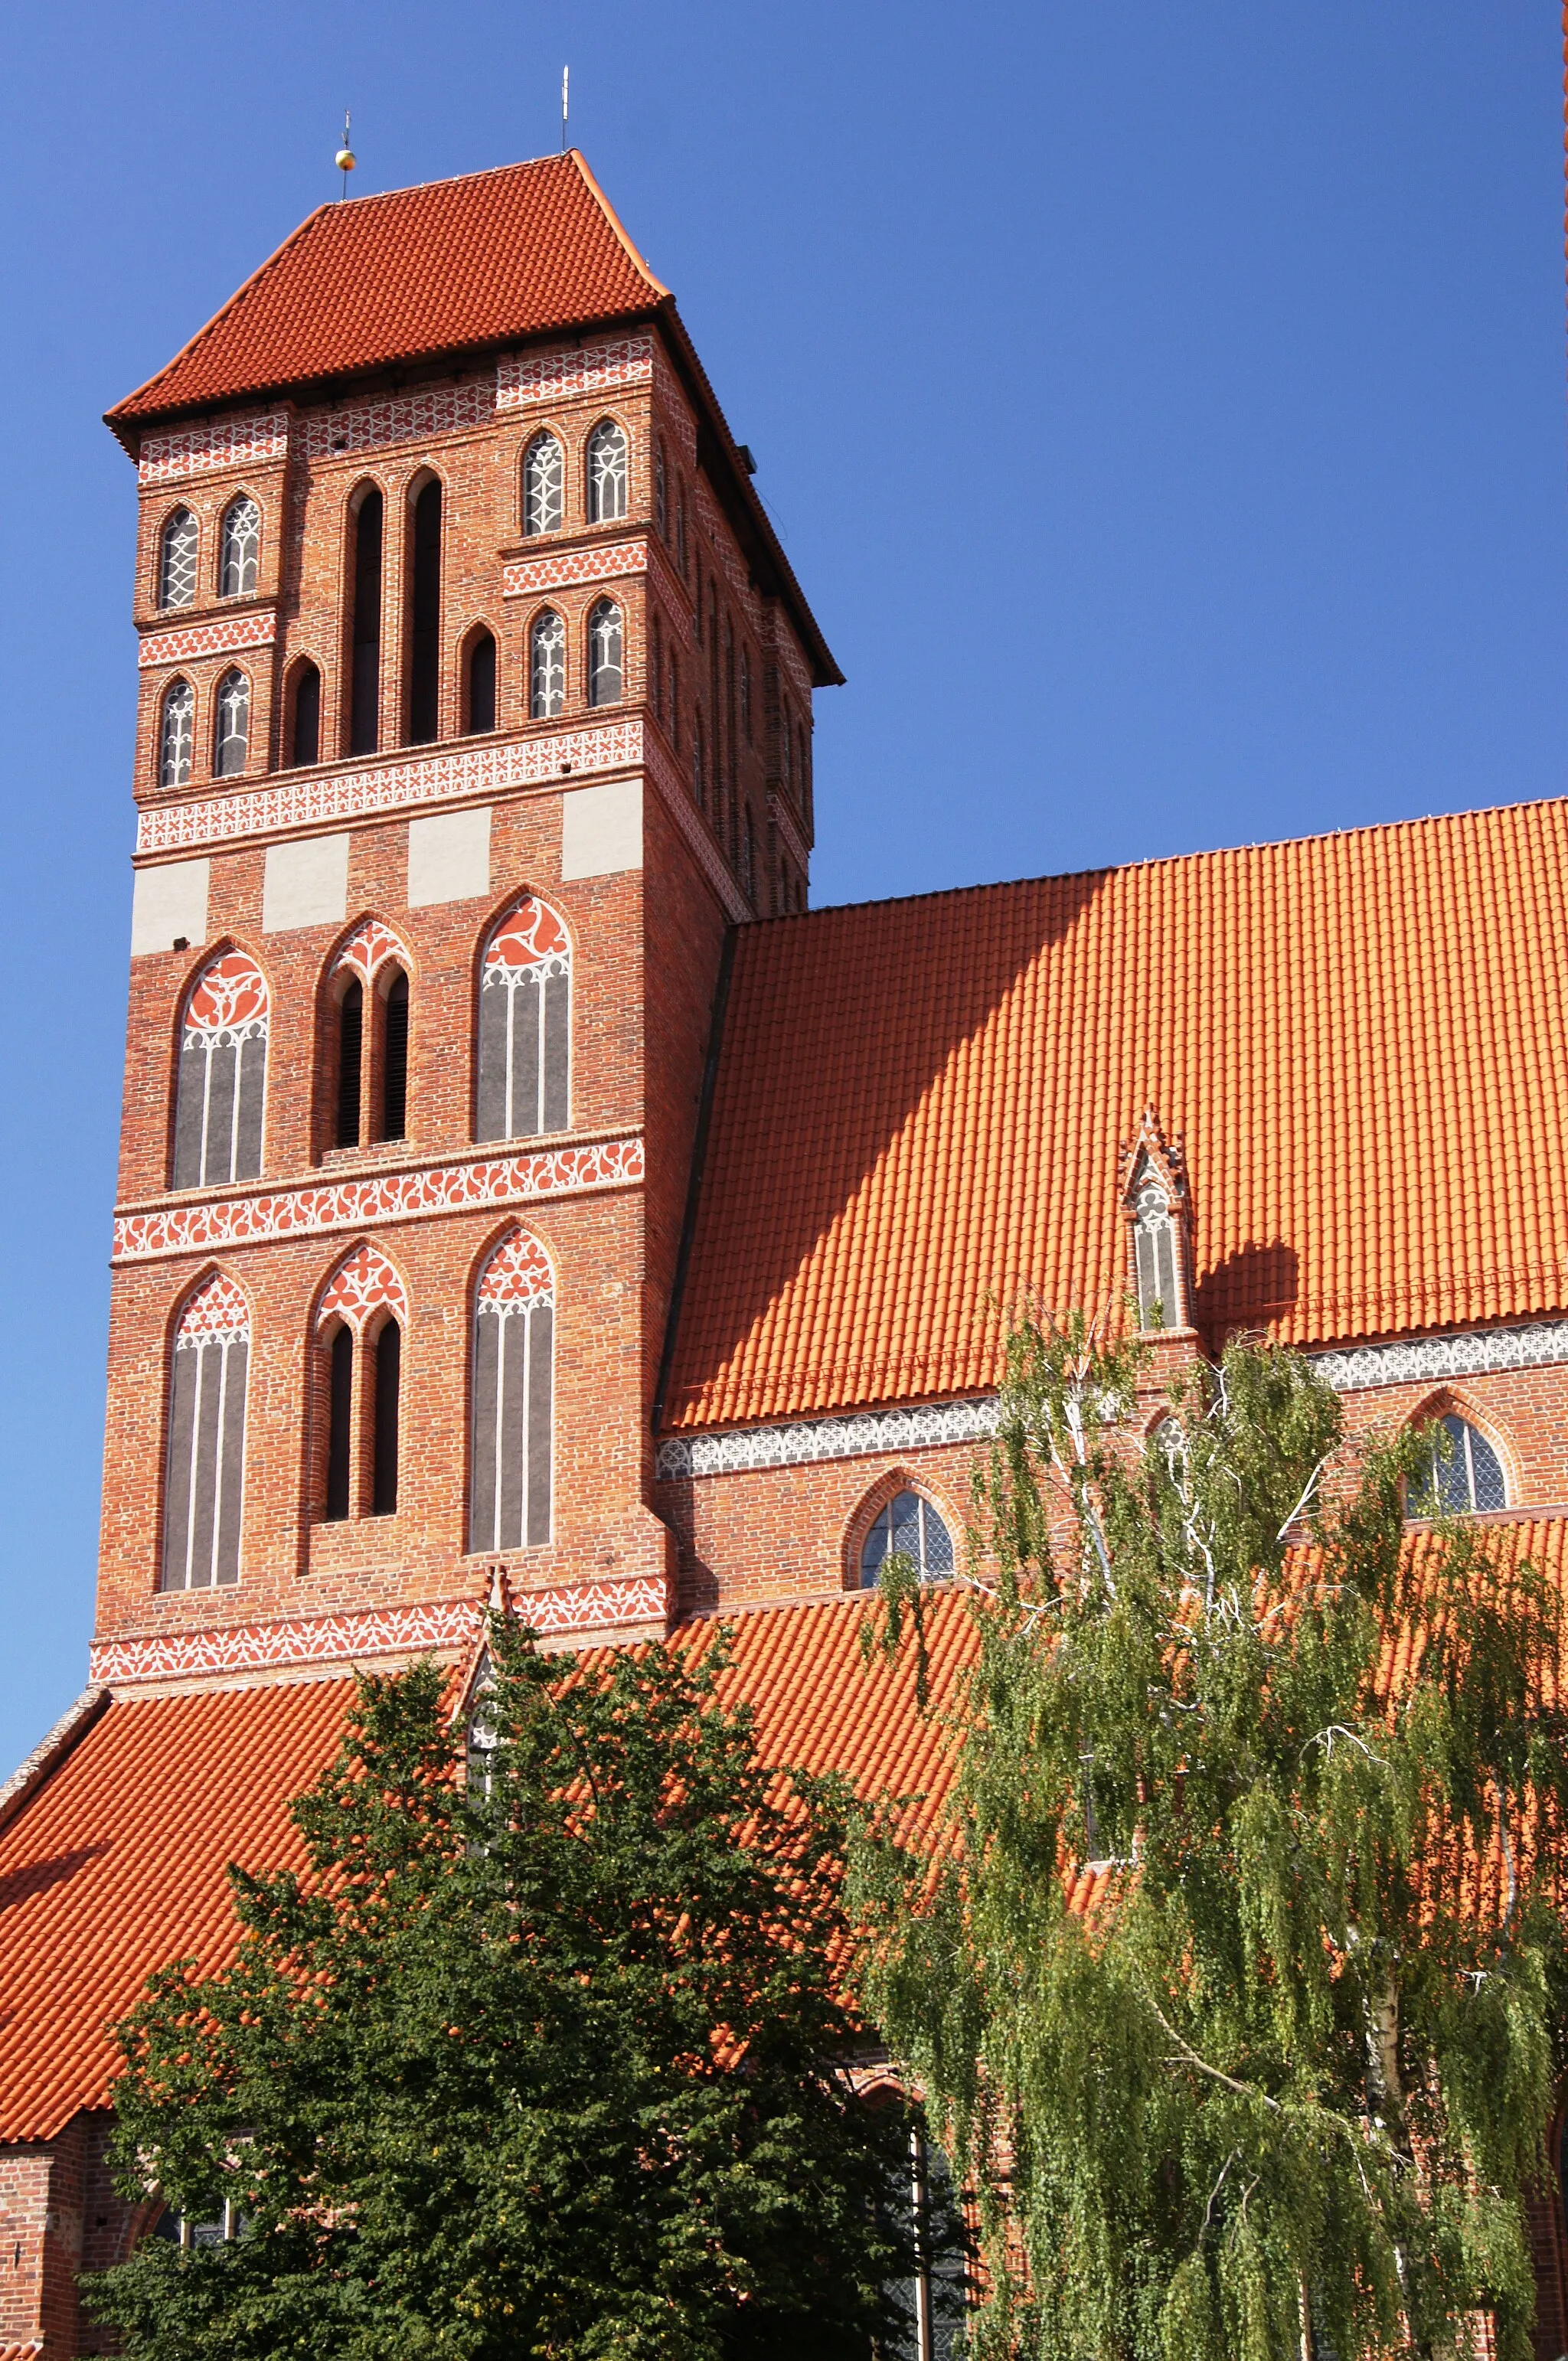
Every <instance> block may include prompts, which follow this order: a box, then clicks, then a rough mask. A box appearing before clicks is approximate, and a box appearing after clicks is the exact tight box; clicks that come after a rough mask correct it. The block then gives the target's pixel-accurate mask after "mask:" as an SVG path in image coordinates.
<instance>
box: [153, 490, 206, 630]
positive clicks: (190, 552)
mask: <svg viewBox="0 0 1568 2361" xmlns="http://www.w3.org/2000/svg"><path fill="white" fill-rule="evenodd" d="M201 538H202V536H201V528H200V527H199V526H198V524H197V522H196V520H195V518H194V517H193V516H192V513H191V511H190V510H189V509H184V508H181V509H176V510H175V511H174V513H173V515H172V516H170V518H168V519H167V520H166V522H165V523H164V527H163V534H162V540H161V543H160V544H159V557H158V603H159V606H160V607H189V606H191V605H192V602H193V601H194V599H195V596H196V564H197V558H198V555H199V554H200V549H201Z"/></svg>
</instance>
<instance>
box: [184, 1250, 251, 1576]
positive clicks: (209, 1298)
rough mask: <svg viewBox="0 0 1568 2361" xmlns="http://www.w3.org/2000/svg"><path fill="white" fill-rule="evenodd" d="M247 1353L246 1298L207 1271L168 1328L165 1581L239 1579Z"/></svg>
mask: <svg viewBox="0 0 1568 2361" xmlns="http://www.w3.org/2000/svg"><path fill="white" fill-rule="evenodd" d="M249 1357H250V1314H249V1311H248V1308H247V1304H246V1301H245V1298H244V1296H243V1295H242V1294H241V1293H240V1290H239V1289H238V1288H237V1287H236V1285H235V1283H234V1281H233V1279H229V1278H227V1277H226V1276H225V1273H224V1272H222V1271H214V1273H213V1275H212V1277H211V1278H210V1279H206V1280H204V1281H203V1283H202V1285H201V1286H200V1287H198V1288H197V1289H196V1290H195V1291H194V1293H193V1294H192V1295H191V1296H190V1298H189V1299H188V1300H187V1301H186V1304H185V1307H184V1310H183V1311H182V1312H181V1315H180V1320H179V1323H178V1325H177V1326H176V1329H175V1332H174V1350H173V1354H172V1356H171V1358H172V1362H173V1367H172V1369H171V1371H170V1410H169V1455H168V1462H167V1468H166V1475H165V1482H164V1517H163V1576H162V1587H163V1588H164V1589H165V1590H204V1589H209V1588H212V1587H214V1586H223V1585H227V1584H230V1583H235V1582H237V1581H238V1579H239V1534H240V1512H241V1508H242V1505H243V1499H244V1489H245V1395H246V1378H247V1367H248V1363H249Z"/></svg>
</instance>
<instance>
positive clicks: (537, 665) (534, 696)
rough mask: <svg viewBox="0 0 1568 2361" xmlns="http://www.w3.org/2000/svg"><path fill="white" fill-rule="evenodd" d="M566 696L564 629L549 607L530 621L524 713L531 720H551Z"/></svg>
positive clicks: (558, 617) (559, 619)
mask: <svg viewBox="0 0 1568 2361" xmlns="http://www.w3.org/2000/svg"><path fill="white" fill-rule="evenodd" d="M565 695H566V626H565V623H564V622H563V621H562V620H561V618H560V616H559V615H557V614H556V612H555V610H554V608H553V607H545V608H543V609H542V610H541V612H540V613H539V614H537V615H535V617H534V619H533V628H532V631H530V632H529V635H528V710H529V713H530V715H531V716H532V719H534V720H535V721H554V719H555V716H556V715H557V714H558V713H559V712H560V710H561V708H562V705H563V703H564V702H565Z"/></svg>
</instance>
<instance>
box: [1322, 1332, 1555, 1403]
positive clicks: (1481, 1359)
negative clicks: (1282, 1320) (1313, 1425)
mask: <svg viewBox="0 0 1568 2361" xmlns="http://www.w3.org/2000/svg"><path fill="white" fill-rule="evenodd" d="M1309 1358H1310V1360H1311V1361H1312V1362H1313V1363H1314V1365H1315V1366H1316V1367H1317V1368H1318V1369H1319V1370H1320V1371H1321V1374H1322V1375H1323V1376H1324V1377H1325V1378H1327V1379H1328V1381H1329V1383H1330V1385H1331V1386H1332V1387H1333V1388H1334V1389H1335V1391H1336V1392H1338V1393H1342V1394H1354V1393H1365V1391H1366V1390H1367V1389H1368V1388H1369V1387H1373V1386H1406V1385H1413V1384H1418V1383H1427V1384H1430V1383H1431V1381H1432V1380H1433V1379H1434V1378H1472V1377H1481V1376H1484V1375H1485V1373H1486V1371H1487V1370H1488V1369H1541V1368H1550V1367H1552V1366H1553V1365H1554V1364H1559V1363H1562V1362H1564V1361H1568V1320H1539V1321H1535V1322H1533V1323H1531V1325H1530V1326H1529V1327H1528V1328H1477V1329H1472V1330H1471V1331H1470V1332H1469V1333H1468V1334H1465V1335H1462V1336H1412V1337H1408V1338H1406V1339H1405V1340H1403V1341H1402V1342H1401V1343H1399V1344H1398V1345H1354V1346H1352V1347H1351V1349H1350V1350H1349V1351H1348V1352H1343V1353H1313V1354H1310V1356H1309Z"/></svg>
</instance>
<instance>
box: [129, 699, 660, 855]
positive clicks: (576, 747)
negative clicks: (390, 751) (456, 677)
mask: <svg viewBox="0 0 1568 2361" xmlns="http://www.w3.org/2000/svg"><path fill="white" fill-rule="evenodd" d="M641 759H642V723H641V718H640V717H637V716H630V717H629V718H628V719H625V720H624V721H606V722H599V723H598V724H594V725H589V726H585V727H584V728H582V729H579V730H555V731H554V732H552V733H551V734H550V735H549V736H546V737H538V738H526V739H523V740H521V741H520V742H515V743H513V744H511V745H510V746H474V747H468V748H465V749H464V750H462V751H461V752H451V753H444V754H424V755H419V756H416V757H414V758H412V759H411V760H410V761H408V762H403V763H386V764H384V765H382V766H380V767H378V768H377V769H375V770H362V771H336V772H327V773H324V774H322V773H317V774H313V775H307V776H305V777H302V778H295V779H289V780H286V781H284V782H282V783H281V784H280V785H277V786H266V787H252V788H250V789H248V790H247V791H246V792H244V793H241V794H239V795H230V796H204V797H203V799H202V800H201V801H200V802H197V803H182V804H159V805H155V806H153V807H151V808H150V809H148V810H146V811H144V812H143V813H142V815H141V817H140V819H139V820H138V821H137V852H138V853H144V854H145V853H170V852H193V851H202V850H203V849H204V848H206V847H207V846H209V845H216V844H230V843H233V842H235V841H236V840H237V839H238V838H241V837H254V836H271V835H277V834H280V833H281V832H283V831H284V830H286V829H301V828H325V827H330V826H332V825H334V823H335V824H338V825H341V824H342V822H343V821H345V820H351V819H365V818H372V817H374V816H376V815H378V814H379V813H382V812H392V811H404V810H408V809H410V808H411V807H416V806H418V805H422V804H444V803H455V802H459V801H462V800H465V799H466V798H469V797H477V796H494V795H502V794H504V793H505V792H506V791H507V790H508V789H509V788H512V787H536V786H543V785H546V784H549V785H554V784H555V783H556V782H557V781H558V780H559V779H560V778H561V777H562V776H563V775H565V774H566V773H568V772H569V773H570V774H571V776H572V778H573V780H574V782H580V781H581V780H582V779H583V778H585V777H593V776H596V775H598V774H599V773H602V772H605V771H623V770H630V769H631V768H633V767H634V766H635V765H636V764H637V763H639V762H641Z"/></svg>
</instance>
